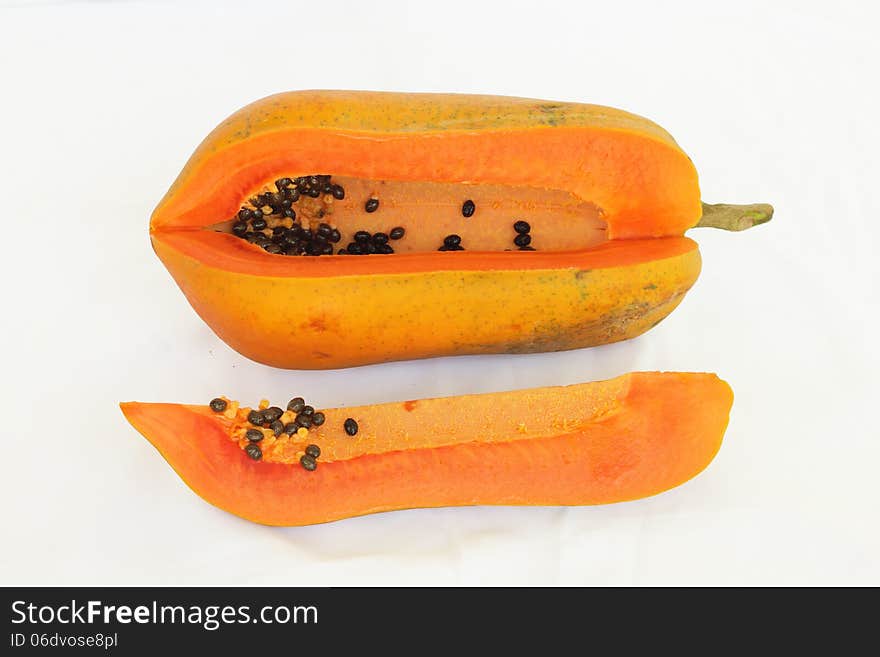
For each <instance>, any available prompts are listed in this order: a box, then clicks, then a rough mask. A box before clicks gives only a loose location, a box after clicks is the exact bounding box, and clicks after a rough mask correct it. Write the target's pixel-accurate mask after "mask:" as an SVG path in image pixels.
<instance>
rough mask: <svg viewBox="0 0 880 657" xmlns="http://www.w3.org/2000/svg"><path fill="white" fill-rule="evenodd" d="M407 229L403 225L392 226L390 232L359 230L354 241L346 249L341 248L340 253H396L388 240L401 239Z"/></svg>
mask: <svg viewBox="0 0 880 657" xmlns="http://www.w3.org/2000/svg"><path fill="white" fill-rule="evenodd" d="M405 233H406V231H405V230H404V229H403V227H402V226H397V227H396V228H392V229H391V230H390V231H389V232H388V233H373V234H372V235H371V234H370V233H369V232H368V231H366V230H359V231H357V232H356V233H355V234H354V241H353V242H349V243H348V246H346V247H345V248H344V249H339V255H372V254H374V253H382V254H389V253H394V249H393V248H391V245H390V244H389V243H388V240H389V239H391V240H399V239H400V238H401V237H403V236H404V234H405Z"/></svg>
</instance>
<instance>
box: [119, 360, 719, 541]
mask: <svg viewBox="0 0 880 657" xmlns="http://www.w3.org/2000/svg"><path fill="white" fill-rule="evenodd" d="M539 391H543V392H542V393H540V394H544V395H545V396H544V397H539V396H536V395H538V393H539ZM548 391H549V393H548ZM547 394H549V395H550V397H552V398H554V399H557V400H558V402H559V404H558V405H557V406H555V410H554V411H553V413H555V414H556V415H555V417H556V419H557V420H559V419H560V418H562V420H563V421H561V422H559V423H558V425H557V424H554V425H552V427H553V429H552V430H551V431H547V430H546V427H544V429H545V430H542V431H540V432H535V433H534V434H532V435H530V434H529V429H528V428H527V425H528V423H529V422H530V423H532V425H534V420H535V409H534V408H530V407H529V406H528V403H526V402H529V401H534V400H535V399H538V398H541V399H547V397H546V395H547ZM499 396H511V399H512V400H514V401H515V402H516V400H520V401H522V404H520V403H518V402H517V403H514V404H511V405H504V408H505V410H504V414H503V415H504V417H503V418H500V417H497V414H495V413H494V412H493V409H494V408H497V407H499ZM597 396H598V398H601V399H602V400H603V402H602V404H599V405H597V404H596V403H595V399H596V398H597ZM609 399H610V403H605V402H606V401H608V400H609ZM462 400H467V402H463V401H462ZM427 402H431V403H433V404H434V405H435V406H436V404H438V403H440V402H443V403H445V404H448V405H449V406H450V407H452V409H453V411H454V408H455V405H456V404H457V403H467V404H469V405H470V406H474V407H479V405H480V403H483V404H484V406H485V409H484V410H485V413H484V414H483V415H482V416H480V417H479V419H475V420H474V421H473V422H472V423H471V425H469V426H470V428H469V429H468V427H467V426H465V427H464V428H459V429H458V431H459V432H460V433H461V435H459V436H458V437H457V439H456V440H455V441H451V442H450V441H447V442H446V443H444V444H440V443H438V444H437V445H436V446H430V445H428V444H425V443H424V441H423V442H422V444H421V446H418V447H410V444H409V443H408V441H407V440H406V439H404V438H401V439H400V440H399V441H398V443H397V444H385V443H383V446H382V448H381V450H378V451H377V450H371V448H370V445H369V444H368V445H366V446H365V447H364V448H363V449H359V450H356V451H357V452H358V454H359V455H358V454H350V455H348V456H347V457H346V456H344V455H343V457H342V458H341V460H336V461H330V462H325V461H323V460H322V459H318V467H317V469H316V470H314V471H307V470H306V469H305V468H303V467H301V466H300V464H299V463H274V462H266V461H254V460H252V459H250V458H248V457H247V455H246V454H245V452H244V451H243V450H242V448H241V447H240V445H239V444H238V442H236V441H235V440H233V439H230V438H231V433H230V431H231V430H230V424H229V420H227V419H225V418H223V417H222V415H218V414H215V413H212V412H211V411H210V410H209V409H208V407H207V406H184V405H180V404H141V403H136V402H127V403H124V404H121V408H122V410H123V413H125V416H126V418H127V419H128V420H129V421H130V422H131V424H132V425H133V426H134V427H135V428H136V429H137V430H138V431H139V432H140V433H142V434H143V435H144V436H145V437H146V438H147V439H148V440H149V441H150V442H151V443H152V444H153V445H154V446H155V447H156V448H157V449H158V450H159V452H161V453H162V455H163V456H164V457H165V459H166V460H167V461H168V462H169V464H170V465H171V466H172V468H174V470H175V471H176V472H177V473H178V475H179V476H180V477H181V478H182V479H183V480H184V481H185V482H186V483H187V484H188V485H189V486H190V487H191V488H192V490H193V491H195V492H196V493H197V494H198V495H200V496H201V497H202V498H203V499H205V500H206V501H208V502H209V503H211V504H213V505H215V506H218V507H220V508H222V509H224V510H226V511H229V512H230V513H233V514H235V515H238V516H241V517H243V518H246V519H248V520H252V521H254V522H258V523H261V524H267V525H307V524H315V523H321V522H328V521H331V520H338V519H341V518H347V517H352V516H358V515H364V514H367V513H375V512H379V511H390V510H397V509H406V508H414V507H437V506H465V505H590V504H606V503H612V502H620V501H627V500H634V499H638V498H642V497H647V496H650V495H655V494H657V493H660V492H662V491H665V490H668V489H670V488H673V487H675V486H678V485H679V484H681V483H684V482H685V481H687V480H689V479H691V478H692V477H694V476H696V475H697V474H698V473H700V472H701V471H702V470H703V469H704V468H705V467H706V466H707V465H708V464H709V463H710V462H711V461H712V459H713V457H714V456H715V454H716V453H717V451H718V449H719V448H720V445H721V441H722V437H723V435H724V432H725V429H726V427H727V421H728V414H729V411H730V408H731V405H732V402H733V394H732V392H731V390H730V387H729V386H728V385H727V384H726V383H725V382H724V381H722V380H721V379H719V378H718V377H717V376H715V375H714V374H681V373H674V372H663V373H660V372H649V373H636V374H631V375H627V376H625V377H620V378H618V379H612V380H610V381H604V382H598V383H587V384H577V385H572V386H562V387H556V388H547V389H540V388H538V389H533V390H525V391H512V392H509V393H494V394H491V395H470V396H467V397H450V398H446V399H445V400H422V402H415V403H413V402H410V403H409V404H405V403H394V404H381V405H376V406H364V407H349V408H348V409H346V412H351V413H355V414H357V415H358V417H359V419H360V421H361V423H362V425H363V426H369V425H370V424H371V423H372V424H373V425H374V426H377V427H382V429H381V431H377V432H375V433H374V434H369V433H368V432H366V431H362V432H360V433H359V434H358V438H357V440H363V441H366V442H367V443H369V441H379V442H381V441H382V440H383V433H384V434H385V435H386V436H387V435H388V434H394V432H395V431H396V429H395V426H396V424H395V423H398V424H399V423H404V422H406V421H408V420H411V419H412V418H413V417H418V413H419V412H421V409H422V408H427V409H428V410H427V411H425V412H426V413H429V414H430V413H431V412H433V411H431V410H430V409H431V403H427ZM581 407H582V408H583V409H584V410H582V411H580V415H581V416H582V417H580V416H578V413H579V411H578V409H579V408H581ZM355 408H356V409H357V410H355ZM469 408H470V407H469ZM511 408H514V409H516V408H521V411H519V412H521V413H522V414H523V417H522V418H518V417H507V416H511V415H513V414H515V413H516V412H517V411H511V410H510V409H511ZM597 409H598V410H597ZM333 410H334V409H329V410H327V411H325V412H326V413H327V414H328V417H330V413H331V412H332V411H333ZM435 410H436V408H435ZM470 411H473V409H472V408H471V409H470ZM426 417H428V416H426ZM539 417H540V416H539ZM520 419H521V420H522V421H521V422H519V421H518V420H520ZM502 420H503V421H505V422H507V423H508V424H509V426H510V427H518V426H520V425H521V426H522V427H523V430H521V431H520V430H517V429H516V428H512V429H509V432H510V435H509V436H507V437H506V438H505V437H504V436H503V435H501V436H500V437H499V436H497V435H496V436H495V437H493V438H492V440H486V435H487V433H486V429H485V422H486V421H489V422H492V421H495V422H500V421H502ZM329 423H330V422H329V420H328V424H329ZM401 426H402V425H401ZM496 433H497V432H496ZM533 436H534V437H533ZM333 439H334V438H332V437H328V438H327V440H328V441H332V440H333ZM345 439H347V440H353V439H351V438H345ZM317 442H319V443H320V441H317ZM386 442H387V441H386ZM328 452H329V453H332V450H330V449H328Z"/></svg>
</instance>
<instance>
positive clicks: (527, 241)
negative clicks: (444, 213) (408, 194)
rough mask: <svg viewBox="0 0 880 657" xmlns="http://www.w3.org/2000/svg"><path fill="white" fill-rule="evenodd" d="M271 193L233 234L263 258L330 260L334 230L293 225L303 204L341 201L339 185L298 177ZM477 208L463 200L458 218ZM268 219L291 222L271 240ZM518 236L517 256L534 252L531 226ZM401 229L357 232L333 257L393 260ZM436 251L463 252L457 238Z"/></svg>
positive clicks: (320, 177)
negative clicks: (388, 257)
mask: <svg viewBox="0 0 880 657" xmlns="http://www.w3.org/2000/svg"><path fill="white" fill-rule="evenodd" d="M275 189H276V191H274V192H268V191H267V192H263V193H261V194H257V195H256V196H253V197H252V198H250V199H248V203H249V204H250V207H247V206H242V207H241V209H240V210H239V211H238V214H237V215H236V218H235V219H234V223H233V224H232V234H233V235H235V236H237V237H240V238H242V239H244V240H247V241H248V242H250V243H251V244H256V245H257V246H259V247H260V248H262V249H263V250H265V251H266V252H267V253H272V254H275V255H291V256H298V255H306V256H319V255H332V254H333V251H334V245H335V244H337V243H338V242H339V241H341V240H342V234H341V233H340V232H339V230H338V229H337V228H334V227H333V226H331V225H330V224H327V223H319V224H318V226H317V227H316V228H314V229H313V227H312V225H311V224H310V223H309V221H308V220H307V219H304V218H303V217H302V216H300V217H299V219H298V220H297V213H296V209H295V207H294V206H295V205H296V204H297V203H298V202H299V201H300V199H302V198H313V199H317V198H320V197H321V196H326V195H329V196H332V197H333V198H334V199H336V200H339V201H341V200H342V199H344V198H345V189H344V188H343V187H342V185H339V184H336V183H334V182H333V180H332V178H331V176H329V175H325V174H317V175H311V176H300V177H299V178H279V179H278V180H276V181H275ZM378 209H379V199H377V198H374V197H371V198H369V199H367V201H366V202H365V203H364V211H366V212H368V213H371V212H376V210H378ZM475 211H476V204H475V203H474V202H473V201H472V200H471V199H467V200H466V201H465V202H464V203H463V204H462V206H461V214H462V216H463V217H465V218H469V217H472V216H473V215H474V212H475ZM315 214H316V215H317V218H319V219H320V218H321V217H323V216H324V210H323V209H318V210H317V211H316V213H315ZM268 219H289V220H290V221H291V222H292V225H291V226H290V227H287V226H282V225H279V226H274V227H272V232H271V235H270V234H268V233H267V232H266V231H267V229H268V228H269V222H268ZM513 226H514V230H515V231H516V233H517V235H516V237H515V238H514V240H513V243H514V244H515V245H516V246H517V247H518V248H519V250H520V251H534V250H535V248H534V247H533V246H531V241H532V237H531V235H530V234H529V231H530V230H531V226H529V224H528V223H527V222H525V221H517V222H516V223H515V224H514V225H513ZM405 232H406V231H405V229H404V228H403V227H402V226H397V227H395V228H392V229H391V230H390V231H389V232H388V233H382V232H379V233H372V234H371V233H369V232H368V231H365V230H359V231H357V232H356V233H355V234H354V236H353V240H352V241H350V242H349V243H348V245H347V246H345V247H344V248H341V249H339V250H338V251H336V253H337V255H373V254H392V253H394V249H393V248H392V246H391V245H390V244H389V240H399V239H401V238H402V237H403V236H404V234H405ZM437 250H438V251H464V247H463V246H462V245H461V236H460V235H455V234H452V235H447V236H446V237H445V238H444V239H443V245H442V246H440V247H439V248H438V249H437Z"/></svg>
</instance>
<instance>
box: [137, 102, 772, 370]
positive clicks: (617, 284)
mask: <svg viewBox="0 0 880 657" xmlns="http://www.w3.org/2000/svg"><path fill="white" fill-rule="evenodd" d="M771 215H772V208H771V207H770V206H768V205H764V204H755V205H749V206H734V205H708V204H704V203H702V201H701V199H700V191H699V185H698V181H697V173H696V170H695V168H694V165H693V164H692V162H691V160H690V159H689V158H688V157H687V155H686V154H685V153H684V152H683V151H682V150H681V149H680V148H679V146H678V145H677V144H676V142H675V141H674V140H673V139H672V137H671V136H670V135H669V134H668V133H667V132H666V131H665V130H663V129H662V128H660V127H659V126H658V125H656V124H654V123H652V122H651V121H648V120H647V119H644V118H641V117H639V116H636V115H633V114H630V113H627V112H624V111H621V110H617V109H613V108H608V107H600V106H596V105H587V104H579V103H560V102H550V101H542V100H533V99H523V98H506V97H497V96H474V95H463V94H409V93H381V92H354V91H301V92H288V93H282V94H278V95H275V96H271V97H268V98H265V99H262V100H259V101H257V102H255V103H253V104H251V105H249V106H247V107H245V108H243V109H241V110H240V111H238V112H236V113H235V114H233V115H232V116H231V117H229V118H228V119H226V120H225V121H224V122H223V123H221V124H220V125H219V126H218V127H217V128H216V129H215V130H214V131H213V132H211V133H210V134H209V135H208V137H207V138H206V139H205V140H204V141H203V142H202V143H201V145H200V146H198V148H197V149H196V151H195V152H194V154H193V155H192V156H191V157H190V159H189V161H188V162H187V163H186V165H185V166H184V168H183V170H182V172H181V173H180V175H179V176H178V178H177V180H176V181H175V182H174V183H173V184H172V186H171V188H170V189H169V191H168V192H167V193H166V194H165V196H164V198H163V199H162V200H161V201H160V202H159V204H158V206H157V207H156V209H155V211H154V212H153V214H152V217H151V220H150V236H151V241H152V245H153V248H154V250H155V252H156V254H157V255H158V256H159V258H160V259H161V261H162V262H163V263H164V264H165V266H166V267H167V269H168V270H169V272H170V273H171V275H172V277H173V278H174V280H175V281H176V282H177V284H178V285H179V287H180V288H181V290H182V291H183V293H184V294H185V296H186V298H187V299H188V301H189V303H190V304H191V305H192V307H193V308H194V309H195V311H196V312H197V313H198V314H199V315H200V316H201V317H202V319H203V320H204V321H205V322H206V323H207V324H208V325H209V326H210V327H211V329H212V330H213V331H214V332H215V333H216V334H217V335H218V336H219V337H220V338H221V339H222V340H223V341H225V342H226V343H227V344H228V345H230V346H231V347H232V348H233V349H235V350H237V351H238V352H240V353H241V354H243V355H244V356H246V357H248V358H250V359H253V360H255V361H258V362H260V363H264V364H268V365H272V366H275V367H281V368H297V369H326V368H340V367H349V366H355V365H364V364H368V363H377V362H384V361H391V360H401V359H415V358H425V357H432V356H443V355H455V354H482V353H526V352H536V351H555V350H563V349H575V348H580V347H587V346H593V345H599V344H605V343H609V342H615V341H618V340H625V339H628V338H632V337H635V336H637V335H639V334H641V333H643V332H644V331H646V330H648V329H649V328H651V327H653V326H654V325H656V324H657V323H658V322H659V321H661V320H662V319H663V318H664V317H665V316H666V315H668V314H669V313H670V312H671V311H672V310H673V309H674V308H675V307H676V306H677V305H678V304H679V303H680V302H681V300H682V298H683V296H684V294H685V293H686V292H687V291H688V289H690V287H691V286H692V285H693V284H694V282H695V281H696V279H697V276H698V275H699V272H700V265H701V261H700V254H699V250H698V248H697V244H696V243H695V242H694V241H693V240H691V239H690V238H688V237H685V236H684V233H685V231H687V230H688V229H690V228H692V227H694V226H713V227H719V228H726V229H729V230H742V229H744V228H748V227H750V226H753V225H757V224H759V223H763V222H764V221H767V220H768V219H769V218H770V217H771ZM311 256H316V257H311ZM364 256H366V257H364Z"/></svg>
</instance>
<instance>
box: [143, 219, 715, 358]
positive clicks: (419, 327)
mask: <svg viewBox="0 0 880 657" xmlns="http://www.w3.org/2000/svg"><path fill="white" fill-rule="evenodd" d="M200 237H201V239H202V240H203V242H202V246H201V247H200V248H198V249H197V250H196V252H195V253H193V254H192V255H190V254H187V253H186V252H185V249H186V248H187V247H188V246H189V242H188V241H187V242H183V241H181V243H180V245H179V246H178V244H177V243H176V242H175V241H174V238H171V239H169V240H168V241H163V242H159V243H157V245H156V249H157V252H158V253H159V254H160V256H161V257H162V260H163V261H164V262H165V263H166V265H167V266H168V268H169V270H170V271H171V272H172V274H173V275H174V278H175V280H176V281H177V283H178V285H179V286H180V288H181V289H182V290H183V292H184V294H185V295H186V297H187V299H189V302H190V304H191V305H192V306H193V308H194V309H195V310H196V312H197V313H198V314H199V315H200V316H201V317H202V318H203V319H204V320H205V322H206V323H207V324H208V325H209V326H211V327H212V328H213V330H214V331H215V332H216V333H217V335H218V336H219V337H220V338H221V339H222V340H223V341H224V342H226V343H227V344H228V345H230V346H231V347H232V348H233V349H235V350H236V351H238V352H239V353H242V354H245V355H246V356H248V357H249V358H251V359H253V360H255V361H257V362H260V363H264V364H267V365H272V366H274V367H282V368H296V369H321V368H339V367H351V366H356V365H364V364H368V363H374V362H377V361H379V362H381V361H391V360H398V359H401V358H408V359H414V358H427V357H432V356H443V355H449V354H452V353H456V354H488V353H499V352H502V353H530V352H543V351H558V350H562V349H575V348H578V347H582V346H584V345H593V344H605V343H609V342H616V341H619V340H626V339H629V338H632V337H635V336H637V335H639V334H641V333H643V332H644V331H646V330H648V329H649V328H651V327H652V326H653V325H655V324H656V323H657V322H659V321H660V320H662V319H663V318H664V317H666V315H668V314H669V313H670V312H671V311H672V310H673V309H674V308H675V307H676V306H677V305H678V304H679V302H680V301H681V300H682V298H683V296H684V294H685V292H686V291H687V290H688V288H690V287H691V285H692V284H693V283H694V281H695V280H696V278H697V276H698V275H699V272H700V255H699V251H698V250H697V248H696V244H695V243H694V242H693V241H691V240H689V239H687V238H666V239H662V240H649V241H648V242H647V244H642V243H638V242H634V241H633V242H631V241H620V242H607V243H606V244H604V245H603V246H602V247H600V248H598V249H595V250H590V251H585V252H582V253H577V254H575V253H573V254H571V255H570V256H568V257H569V258H570V263H569V264H568V266H563V267H560V266H558V265H559V261H560V259H561V257H560V256H552V255H551V254H541V253H535V254H529V255H530V256H532V255H534V256H536V257H530V258H528V262H529V264H532V265H534V266H535V268H534V269H523V268H521V269H515V270H511V269H493V268H491V265H489V266H487V265H486V261H489V260H491V259H490V258H486V259H485V260H484V262H482V263H476V262H474V261H473V260H470V261H469V260H467V259H461V260H459V259H458V258H456V257H455V255H457V254H445V253H437V254H429V255H430V256H433V258H428V257H425V256H422V255H415V254H413V255H401V256H376V258H377V259H378V260H381V261H383V262H381V263H376V264H373V263H370V262H367V261H368V260H371V259H372V258H373V256H369V257H361V258H354V257H352V258H351V260H352V261H355V260H356V261H357V262H356V263H355V264H356V265H359V266H360V267H362V268H364V270H365V271H364V272H363V273H358V274H354V275H349V276H345V277H339V276H336V275H334V273H333V270H332V266H327V265H330V264H331V263H327V262H326V261H327V259H326V258H309V259H308V261H309V263H310V264H313V265H314V267H312V268H311V271H309V272H307V273H309V274H311V275H310V276H309V275H302V276H297V277H292V276H289V275H287V276H285V275H283V272H278V273H277V274H274V275H273V274H272V273H270V272H271V270H269V271H264V272H263V273H257V272H256V271H255V268H257V267H260V266H261V263H265V259H264V258H260V254H259V253H257V254H255V258H254V260H256V262H254V260H248V259H247V257H246V256H248V255H250V254H251V250H250V249H246V248H245V249H241V251H242V252H243V253H244V254H245V257H244V258H243V259H242V260H240V261H234V260H233V258H231V257H229V252H230V250H232V249H236V248H239V247H238V244H235V245H234V246H230V247H228V249H226V250H223V251H222V252H221V254H220V255H218V256H217V262H214V261H213V259H212V256H211V255H207V252H208V249H209V246H206V245H205V243H206V242H212V241H217V240H218V238H225V239H227V240H228V241H231V242H232V241H234V242H237V243H240V244H242V246H245V247H246V246H250V245H247V244H246V243H244V242H243V241H242V240H236V239H235V238H232V237H228V236H221V235H220V234H218V233H209V232H203V233H201V235H200ZM494 255H500V256H503V255H504V254H494ZM444 256H445V257H444ZM449 256H452V257H449ZM398 258H399V259H401V260H403V259H406V260H410V259H411V260H415V261H417V262H414V263H412V265H411V270H410V271H407V267H404V268H403V271H402V272H399V273H397V272H398V269H397V267H398V265H397V259H398ZM303 259H304V260H305V258H303ZM499 259H503V258H499ZM280 260H282V262H281V263H280V265H283V264H285V262H284V260H286V259H280ZM325 263H326V264H325ZM468 264H471V268H470V269H465V268H464V267H466V266H467V265H468ZM382 267H387V271H386V270H382V269H381V268H382ZM368 268H375V269H378V270H379V271H377V272H373V273H369V270H368ZM322 274H324V275H322ZM267 295H271V299H272V304H271V308H272V310H271V312H265V311H264V308H261V307H260V304H255V303H254V300H255V299H262V298H267ZM301 299H320V300H321V302H320V303H313V304H306V306H305V307H303V304H302V303H301V302H300V300H301ZM364 300H369V303H367V304H365V303H364ZM487 317H491V318H493V319H492V321H486V318H487ZM248 327H258V328H251V330H247V329H248ZM288 342H291V343H294V344H295V345H296V346H295V349H289V350H287V349H280V348H279V345H284V344H286V343H288Z"/></svg>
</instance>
